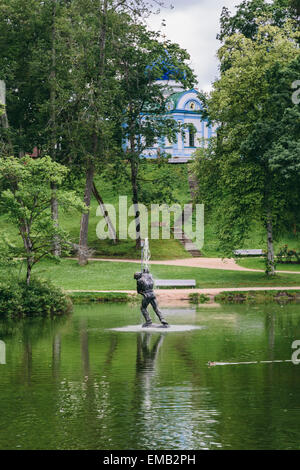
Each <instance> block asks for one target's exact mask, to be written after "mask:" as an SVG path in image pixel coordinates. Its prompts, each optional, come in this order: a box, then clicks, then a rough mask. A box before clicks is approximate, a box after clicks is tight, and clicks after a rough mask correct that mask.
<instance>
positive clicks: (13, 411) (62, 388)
mask: <svg viewBox="0 0 300 470" xmlns="http://www.w3.org/2000/svg"><path fill="white" fill-rule="evenodd" d="M165 313H166V316H167V318H168V320H169V321H170V323H172V324H192V325H201V326H205V327H206V328H205V329H199V330H194V331H189V332H182V333H171V332H162V333H125V332H116V331H110V330H108V329H109V328H113V327H121V326H124V325H134V324H136V323H138V322H139V321H140V314H139V309H138V306H137V307H135V306H134V307H130V306H127V305H111V304H109V305H92V306H90V305H88V306H77V307H76V308H75V311H74V313H73V314H72V315H70V316H68V317H66V318H62V319H54V320H50V319H32V320H25V321H22V322H16V323H6V324H3V323H2V324H0V340H2V343H1V347H2V353H1V355H0V362H1V361H2V362H4V360H5V362H6V364H0V409H1V413H0V449H103V450H115V449H122V450H125V449H134V450H137V449H149V450H150V449H152V450H154V449H156V450H158V449H163V450H167V449H177V450H179V449H180V450H187V449H193V450H196V449H300V365H294V364H293V363H289V362H286V363H271V364H251V365H224V366H215V367H209V366H208V365H207V363H208V361H221V362H242V361H244V362H245V361H256V360H274V359H291V355H292V352H293V350H292V349H291V344H292V342H293V341H294V340H297V339H299V340H300V307H299V306H297V305H288V306H284V307H281V306H277V305H269V306H259V307H257V306H256V307H250V306H239V305H238V306H224V307H217V306H216V307H201V308H199V309H197V310H196V309H193V307H191V308H189V309H168V310H165ZM3 342H4V343H5V347H6V357H5V355H4V351H3ZM1 358H2V359H1Z"/></svg>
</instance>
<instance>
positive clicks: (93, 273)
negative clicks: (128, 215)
mask: <svg viewBox="0 0 300 470" xmlns="http://www.w3.org/2000/svg"><path fill="white" fill-rule="evenodd" d="M139 269H140V264H137V263H113V262H105V261H103V262H102V261H94V262H90V263H89V264H88V265H87V266H84V267H80V266H79V265H78V263H77V262H76V261H74V260H62V261H61V262H60V263H59V264H56V263H55V262H53V261H43V262H41V263H39V265H37V266H36V268H35V270H34V272H33V273H36V274H37V275H38V276H39V277H42V278H44V279H47V280H50V281H52V282H53V283H54V284H56V285H57V286H60V287H62V288H64V289H70V290H77V289H78V290H80V289H83V290H88V289H91V290H114V289H115V290H127V289H128V290H132V289H135V288H136V283H135V281H134V279H133V274H134V272H135V271H138V270H139ZM151 272H152V274H153V276H154V278H160V279H195V280H196V282H197V287H198V288H207V287H212V288H213V287H215V288H217V287H231V288H232V287H255V286H257V287H272V286H273V287H276V286H279V287H280V286H298V285H299V286H300V276H298V275H297V274H280V275H278V276H275V278H274V279H268V278H267V277H266V276H265V275H264V274H263V273H256V272H239V271H226V270H217V269H202V268H185V267H177V266H159V265H154V266H152V267H151Z"/></svg>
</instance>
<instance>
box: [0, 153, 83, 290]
mask: <svg viewBox="0 0 300 470" xmlns="http://www.w3.org/2000/svg"><path fill="white" fill-rule="evenodd" d="M67 172H68V170H67V168H65V167H64V166H62V165H60V164H59V163H56V162H53V161H52V160H51V159H50V157H43V158H38V159H36V160H35V159H32V158H31V157H29V156H26V157H23V158H15V157H7V158H0V188H1V189H2V192H1V196H0V208H1V209H0V211H2V212H5V213H6V214H7V215H8V217H9V220H10V221H11V222H12V223H13V224H14V225H15V226H16V227H17V229H18V231H19V234H20V236H21V238H22V241H23V247H22V248H20V247H15V246H13V245H12V244H9V243H7V244H6V245H7V249H6V251H4V252H2V253H3V254H2V255H1V256H2V257H3V259H5V260H6V261H7V259H8V257H10V258H12V257H13V256H17V257H23V258H25V259H26V262H27V282H28V283H29V281H30V274H31V269H32V267H33V266H34V265H35V264H36V263H37V262H39V261H40V260H41V259H42V258H44V257H45V256H50V255H51V253H52V250H53V240H54V238H55V237H56V238H57V239H59V240H60V242H61V243H62V248H63V251H64V252H65V253H68V252H69V250H70V243H69V241H68V237H67V234H66V233H65V232H64V231H63V230H62V229H61V228H60V227H58V226H57V225H56V224H55V223H54V222H53V220H52V217H51V211H50V205H51V199H52V197H53V191H52V189H51V184H52V183H53V184H55V186H57V188H59V187H60V186H61V184H62V182H63V180H64V178H65V176H66V174H67ZM55 195H56V198H57V200H58V203H59V205H60V207H61V208H62V209H65V210H70V209H71V208H75V209H77V210H82V211H83V210H85V206H84V204H83V203H82V202H81V201H80V199H79V198H78V197H77V196H76V195H75V194H74V193H73V192H66V191H64V190H62V189H60V188H59V189H57V191H56V193H55Z"/></svg>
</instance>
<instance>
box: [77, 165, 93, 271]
mask: <svg viewBox="0 0 300 470" xmlns="http://www.w3.org/2000/svg"><path fill="white" fill-rule="evenodd" d="M94 173H95V168H94V164H93V162H91V161H89V164H88V168H87V171H86V181H85V192H84V199H83V201H84V203H85V205H86V206H87V208H88V209H89V211H88V212H87V213H83V214H82V216H81V223H80V235H79V251H78V262H79V264H80V266H85V265H86V264H87V263H88V229H89V217H90V205H91V197H92V191H93V180H94Z"/></svg>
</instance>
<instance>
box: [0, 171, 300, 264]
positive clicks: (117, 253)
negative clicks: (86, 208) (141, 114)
mask: <svg viewBox="0 0 300 470" xmlns="http://www.w3.org/2000/svg"><path fill="white" fill-rule="evenodd" d="M187 169H188V167H187V165H169V166H168V173H170V175H171V178H172V180H171V181H172V185H171V186H172V194H173V197H174V202H180V203H181V204H186V203H189V202H190V199H191V195H190V189H189V185H188V175H187ZM144 176H145V178H146V182H145V183H144V184H145V185H144V186H143V190H144V192H145V193H147V191H148V187H147V184H148V185H149V184H150V185H151V184H153V183H152V182H151V181H154V182H155V181H156V179H157V177H158V176H159V167H158V166H157V165H156V164H155V163H151V162H148V163H147V167H146V171H145V175H144ZM149 181H150V183H149ZM96 186H97V189H98V191H99V193H100V194H101V196H102V198H103V200H104V202H105V203H106V204H113V205H114V207H115V209H116V218H117V221H118V215H119V208H118V201H119V195H122V196H127V197H128V205H131V195H130V194H131V189H130V184H129V182H127V183H126V184H122V186H121V187H116V186H114V185H113V184H112V181H111V180H109V179H105V178H103V177H101V176H98V177H97V178H96ZM83 187H84V182H83V181H82V183H81V185H80V187H79V194H81V195H82V194H83ZM97 207H98V204H97V202H96V200H95V199H94V198H93V199H92V202H91V211H90V223H89V234H88V243H89V246H90V247H91V248H93V250H94V256H95V257H100V258H105V257H115V258H129V259H139V258H140V251H139V250H136V249H135V241H134V240H120V242H119V243H118V244H113V243H112V241H111V240H99V239H98V238H97V235H96V227H97V224H98V223H99V221H100V220H101V218H100V217H99V216H96V210H97ZM80 218H81V216H80V214H79V213H78V212H70V213H61V214H60V223H61V226H62V227H63V228H64V229H65V230H66V231H67V232H68V233H69V234H70V239H71V240H72V241H73V242H74V243H78V239H79V228H80ZM132 221H133V218H132V217H130V218H129V220H128V224H130V223H131V222H132ZM150 228H151V227H150V220H149V229H150ZM149 234H150V230H149ZM2 235H5V236H7V238H8V239H9V240H11V241H13V242H15V243H17V244H21V243H22V242H21V237H20V236H18V234H17V230H16V228H15V227H13V226H12V225H11V223H10V222H9V221H8V220H7V217H6V216H5V215H2V216H0V236H2ZM149 236H150V235H149ZM265 239H266V235H265V232H264V230H263V229H262V228H261V227H259V226H257V225H254V226H253V230H252V233H251V235H250V236H249V239H248V240H246V241H245V243H244V246H238V247H236V249H240V248H249V249H251V248H262V249H265V248H266V241H265ZM285 244H288V246H289V247H290V248H291V249H292V248H294V249H298V250H299V246H300V238H299V237H298V235H294V234H293V233H290V234H287V235H285V236H282V238H281V239H280V240H279V241H278V242H277V243H275V252H277V251H278V249H279V248H280V247H281V246H283V245H285ZM150 249H151V258H152V259H153V260H166V259H182V258H188V257H189V256H190V255H189V253H188V252H186V251H185V250H184V248H183V246H182V245H181V244H180V243H179V242H178V241H177V240H174V239H171V240H151V242H150ZM201 251H202V253H203V255H204V256H205V257H222V256H223V253H222V251H221V250H220V249H219V248H218V240H217V237H216V234H215V229H214V226H213V225H212V223H211V222H210V221H209V220H208V219H207V218H205V241H204V247H203V248H202V249H201ZM245 261H246V262H247V263H248V262H250V263H252V262H257V261H259V260H253V259H247V260H245ZM241 263H244V261H243V260H241ZM242 265H243V266H244V264H242ZM245 267H252V266H250V265H249V266H248V265H247V266H246V265H245ZM254 267H255V268H258V269H260V266H258V265H257V266H254ZM295 268H296V265H295V266H293V267H289V266H288V265H285V266H284V268H283V269H284V270H289V269H292V270H293V269H295ZM262 269H263V268H262ZM278 269H281V267H279V266H278ZM295 270H297V269H295Z"/></svg>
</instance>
